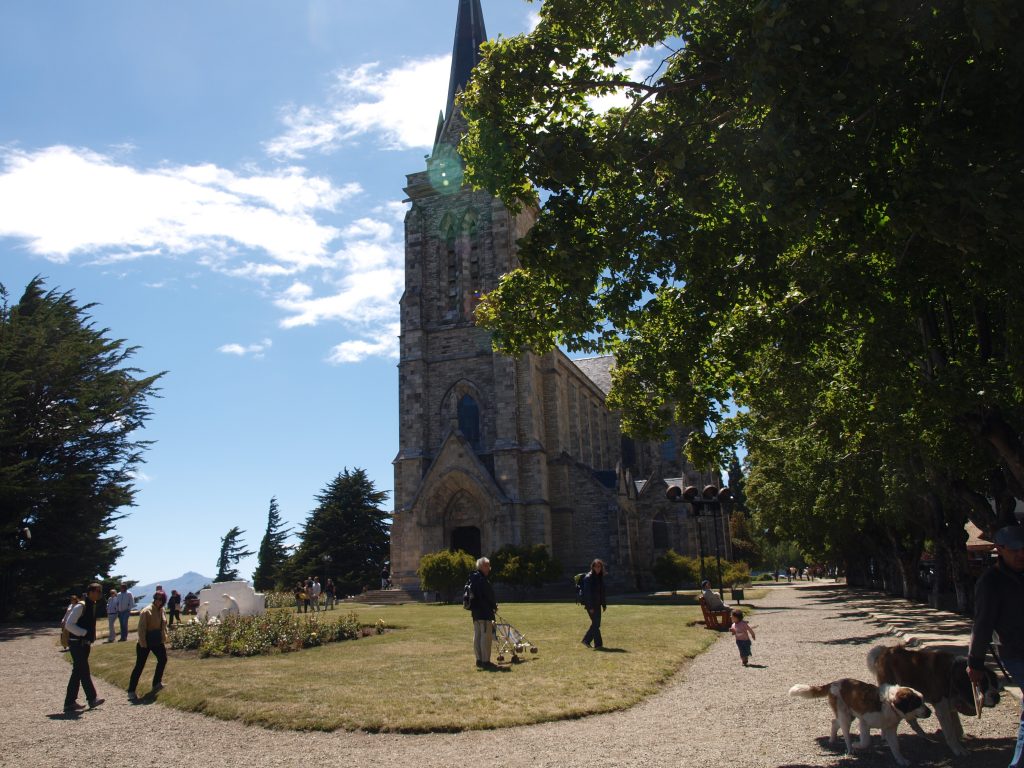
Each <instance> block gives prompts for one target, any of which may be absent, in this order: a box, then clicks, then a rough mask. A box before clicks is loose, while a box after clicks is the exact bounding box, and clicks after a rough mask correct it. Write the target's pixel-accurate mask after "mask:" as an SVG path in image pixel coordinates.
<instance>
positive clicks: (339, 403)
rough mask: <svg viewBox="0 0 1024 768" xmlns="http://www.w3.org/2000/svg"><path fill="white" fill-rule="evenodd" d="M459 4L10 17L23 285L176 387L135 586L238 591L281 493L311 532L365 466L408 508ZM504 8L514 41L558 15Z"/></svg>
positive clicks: (0, 15) (130, 540) (8, 214)
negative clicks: (420, 208)
mask: <svg viewBox="0 0 1024 768" xmlns="http://www.w3.org/2000/svg"><path fill="white" fill-rule="evenodd" d="M457 7H458V3H457V0H380V1H379V2H375V3H364V2H355V1H354V0H276V1H275V2H270V1H269V0H244V2H242V0H218V2H215V3H210V2H207V1H206V0H202V1H201V0H181V1H179V2H175V3H166V2H156V1H155V0H130V1H129V0H107V2H104V3H83V2H80V1H79V0H48V2H20V3H14V2H12V3H3V4H0V36H2V45H0V93H2V94H3V98H2V99H0V260H2V262H0V263H2V267H0V282H2V283H3V284H4V285H5V286H6V287H7V288H8V290H9V292H10V293H11V294H12V297H13V299H14V300H16V299H17V298H18V297H19V296H20V295H21V290H22V289H23V288H24V287H25V284H26V283H27V282H28V281H29V280H30V279H31V278H32V277H33V276H35V275H42V276H43V277H44V278H46V281H47V285H48V287H51V288H59V289H61V290H70V291H72V292H73V293H74V295H75V297H76V298H77V300H78V301H79V302H80V303H83V304H84V303H92V302H96V303H97V304H98V306H96V307H95V308H94V309H93V310H92V317H93V318H94V320H95V322H96V324H97V325H98V326H100V327H106V328H109V329H110V334H111V335H112V336H114V337H118V338H124V339H126V340H127V342H128V343H130V344H133V345H139V346H140V348H141V349H140V351H139V353H138V355H137V357H136V360H135V362H136V364H137V365H138V366H139V367H141V368H142V369H143V370H145V371H146V372H149V373H154V372H157V371H161V370H166V371H167V372H168V373H167V375H166V376H165V377H164V379H163V382H162V391H161V395H162V397H161V398H160V399H157V400H154V401H152V405H153V408H154V415H153V418H152V420H151V421H150V423H149V425H148V427H147V428H146V430H145V431H144V434H143V435H142V437H144V438H145V439H149V440H154V441H156V444H155V445H154V446H153V448H152V449H151V450H150V451H149V452H148V454H147V461H146V463H145V464H144V465H143V466H142V468H141V472H140V474H139V476H138V478H137V488H138V494H137V498H136V502H137V505H136V507H135V508H134V509H132V510H131V514H130V515H129V516H128V517H127V518H126V519H124V520H122V521H120V522H119V523H118V525H117V533H118V534H119V535H120V536H121V537H122V539H123V543H124V544H125V546H126V551H125V554H124V555H123V556H122V558H121V559H120V560H119V561H118V563H117V564H116V568H115V570H116V571H117V572H119V573H123V574H125V575H127V576H128V577H129V578H132V579H138V580H139V581H142V582H152V581H157V580H160V579H169V578H171V577H174V576H177V575H179V574H181V573H183V572H185V571H189V570H194V571H199V572H201V573H204V574H207V575H213V573H214V572H215V563H216V559H217V553H218V550H219V546H220V538H221V537H222V536H223V535H224V533H225V532H226V531H227V530H228V529H229V528H231V527H232V526H234V525H238V526H240V527H242V528H243V529H245V530H246V532H247V533H246V536H245V541H246V543H247V544H248V545H249V547H250V548H251V549H253V550H255V549H257V548H258V546H259V542H260V538H261V537H262V535H263V530H264V527H265V525H266V516H267V508H268V505H269V502H270V498H271V497H272V496H276V497H277V499H278V502H279V504H280V508H281V512H282V515H283V516H284V518H285V519H286V520H287V521H288V522H289V524H291V525H294V526H298V525H300V524H301V523H302V521H303V520H304V519H305V518H306V516H307V514H308V513H309V512H310V511H311V510H312V508H313V507H314V506H315V500H314V496H315V495H316V494H317V493H318V492H319V491H320V490H321V489H322V488H323V487H324V486H325V485H326V484H327V483H328V482H329V481H330V480H331V479H332V478H333V477H334V476H335V475H336V474H337V473H338V472H340V471H341V470H342V469H343V468H344V467H350V468H351V467H362V468H365V469H366V470H367V472H368V473H369V475H370V477H371V479H372V480H373V481H374V483H375V484H376V486H377V488H379V489H382V490H386V491H389V492H390V491H391V489H392V483H393V477H392V466H391V460H392V459H393V458H394V455H395V453H396V451H397V446H398V413H397V408H398V375H397V369H396V365H397V349H398V347H397V338H396V337H397V334H398V325H397V323H398V299H399V297H400V295H401V291H402V282H403V278H402V264H403V250H402V216H403V215H404V211H405V206H404V204H403V203H402V198H403V197H404V195H403V192H402V186H403V184H404V181H405V175H406V174H407V173H413V172H416V171H419V170H421V169H422V168H423V167H424V155H425V154H426V153H427V152H428V151H429V149H430V143H431V141H432V139H433V135H434V130H435V128H436V121H437V114H438V111H439V110H440V109H442V108H443V106H444V101H445V96H446V93H447V84H448V67H449V62H450V54H451V45H452V39H453V34H454V25H455V15H456V11H457ZM483 8H484V16H485V20H486V24H487V31H488V34H489V35H490V36H491V37H495V36H497V35H499V34H501V35H505V36H511V35H514V34H518V33H520V32H524V31H527V30H528V29H529V28H530V27H531V25H532V24H533V23H535V22H534V19H535V14H536V12H537V10H538V8H539V4H530V3H527V2H522V1H521V0H484V2H483ZM388 508H389V509H390V506H389V507H388ZM255 565H256V562H255V558H251V559H249V560H247V561H243V562H242V563H241V565H240V567H241V571H242V574H243V575H245V576H246V577H249V576H250V575H251V573H252V570H253V568H254V567H255Z"/></svg>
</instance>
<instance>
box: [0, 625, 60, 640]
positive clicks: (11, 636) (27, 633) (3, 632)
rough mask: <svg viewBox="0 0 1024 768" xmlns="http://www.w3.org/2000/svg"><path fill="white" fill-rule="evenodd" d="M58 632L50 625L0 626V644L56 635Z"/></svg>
mask: <svg viewBox="0 0 1024 768" xmlns="http://www.w3.org/2000/svg"><path fill="white" fill-rule="evenodd" d="M58 632H60V630H59V629H57V628H55V627H54V626H53V625H52V624H20V625H18V626H14V625H11V624H4V625H0V643H3V642H6V641H8V640H17V639H19V638H23V637H29V638H32V637H45V636H46V635H56V634H57V633H58Z"/></svg>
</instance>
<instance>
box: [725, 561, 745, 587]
mask: <svg viewBox="0 0 1024 768" xmlns="http://www.w3.org/2000/svg"><path fill="white" fill-rule="evenodd" d="M722 581H723V582H725V586H727V587H735V586H738V585H740V584H749V583H750V566H749V565H747V564H746V563H744V562H743V561H742V560H737V561H736V562H732V563H728V565H727V564H726V563H725V561H723V562H722Z"/></svg>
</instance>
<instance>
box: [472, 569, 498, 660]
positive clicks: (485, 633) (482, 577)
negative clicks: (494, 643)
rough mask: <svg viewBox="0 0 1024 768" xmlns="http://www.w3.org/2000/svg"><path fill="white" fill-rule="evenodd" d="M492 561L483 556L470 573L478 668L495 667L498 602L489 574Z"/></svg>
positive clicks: (474, 643)
mask: <svg viewBox="0 0 1024 768" xmlns="http://www.w3.org/2000/svg"><path fill="white" fill-rule="evenodd" d="M490 573H491V561H490V560H488V559H487V558H486V557H481V558H480V559H479V560H477V561H476V570H475V571H473V572H472V573H471V574H469V591H470V595H471V596H470V600H469V609H470V610H471V611H472V613H473V652H474V653H475V654H476V666H477V669H495V667H496V665H495V664H493V663H491V640H492V638H493V635H494V616H495V614H496V613H497V612H498V603H497V601H496V600H495V599H494V589H493V588H492V587H491V582H490V581H489V580H488V578H487V577H488V576H489V575H490Z"/></svg>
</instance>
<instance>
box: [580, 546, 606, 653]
mask: <svg viewBox="0 0 1024 768" xmlns="http://www.w3.org/2000/svg"><path fill="white" fill-rule="evenodd" d="M583 607H584V608H586V609H587V613H588V614H589V615H590V629H588V630H587V634H585V635H584V636H583V641H582V642H583V644H584V645H585V646H587V647H588V648H589V647H590V644H591V643H593V644H594V646H593V647H594V648H603V647H604V640H603V639H602V637H601V612H602V611H606V610H608V603H607V602H606V601H605V593H604V561H603V560H600V559H597V560H594V562H592V563H591V564H590V572H589V573H588V574H587V575H586V576H584V577H583Z"/></svg>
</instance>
